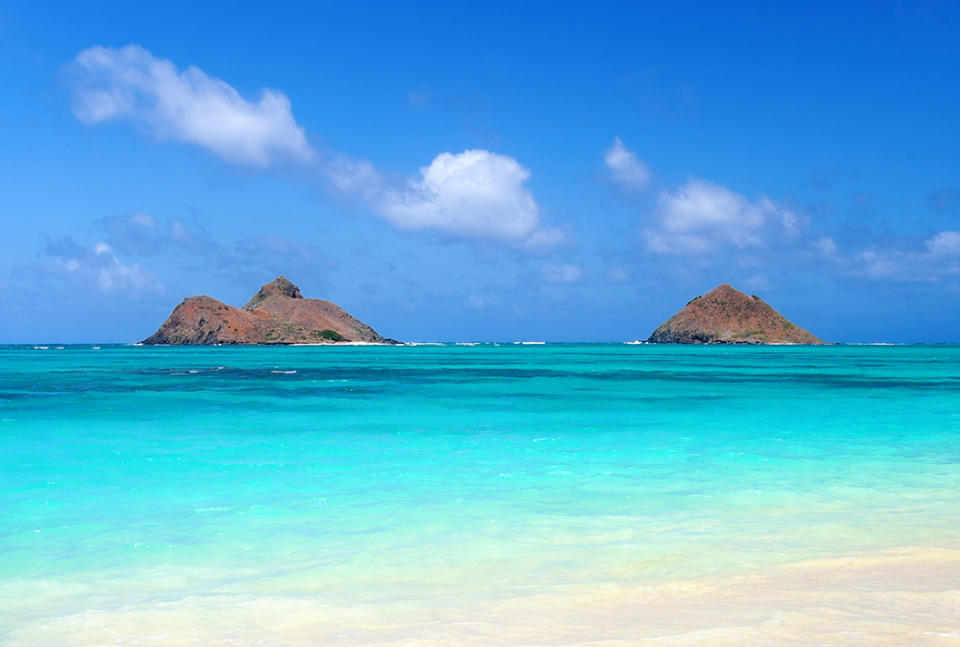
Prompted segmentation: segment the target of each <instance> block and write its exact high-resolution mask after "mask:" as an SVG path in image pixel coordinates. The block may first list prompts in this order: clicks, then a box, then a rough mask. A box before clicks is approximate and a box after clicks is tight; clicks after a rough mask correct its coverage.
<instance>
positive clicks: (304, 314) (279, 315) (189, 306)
mask: <svg viewBox="0 0 960 647" xmlns="http://www.w3.org/2000/svg"><path fill="white" fill-rule="evenodd" d="M142 343H143V344H151V345H152V344H338V343H352V344H358V343H361V344H397V343H399V342H397V341H395V340H393V339H386V338H384V337H381V336H380V335H379V334H377V332H376V331H375V330H374V329H373V328H371V327H370V326H368V325H367V324H365V323H363V322H362V321H358V320H357V319H354V318H353V317H351V316H350V315H349V314H348V313H347V312H346V311H345V310H344V309H343V308H341V307H340V306H338V305H337V304H335V303H331V302H329V301H323V300H321V299H304V298H303V295H302V294H301V293H300V288H298V287H297V286H296V285H294V284H293V283H291V282H290V281H288V280H287V279H286V278H284V277H282V276H280V277H277V278H276V279H274V280H273V281H270V282H269V283H267V284H266V285H264V286H263V287H262V288H260V291H259V292H257V293H256V294H255V295H253V298H251V299H250V301H249V302H248V303H247V305H245V306H244V307H243V308H235V307H233V306H229V305H227V304H225V303H223V302H222V301H218V300H217V299H214V298H212V297H208V296H196V297H188V298H186V299H184V300H183V302H182V303H180V305H178V306H177V307H176V308H174V309H173V312H172V313H171V314H170V316H169V317H168V318H167V320H166V321H165V322H163V325H162V326H160V328H159V329H158V330H157V332H155V333H153V334H152V335H150V336H149V337H147V338H146V339H144V340H143V342H142Z"/></svg>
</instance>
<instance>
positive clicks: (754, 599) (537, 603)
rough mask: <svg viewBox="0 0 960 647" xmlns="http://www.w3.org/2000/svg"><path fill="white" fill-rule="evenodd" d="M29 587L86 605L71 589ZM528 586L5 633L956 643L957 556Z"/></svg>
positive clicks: (14, 622) (264, 640) (264, 599)
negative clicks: (490, 593)
mask: <svg viewBox="0 0 960 647" xmlns="http://www.w3.org/2000/svg"><path fill="white" fill-rule="evenodd" d="M30 584H31V583H30V582H29V581H20V582H19V583H13V582H8V583H7V585H6V586H7V587H10V589H8V590H7V591H6V592H5V593H6V594H7V595H5V597H7V599H20V600H27V599H29V598H30V596H31V591H30V589H31V586H30ZM33 585H34V586H35V587H38V590H39V588H44V589H46V590H49V589H48V588H47V587H49V586H54V585H56V586H58V587H67V588H68V589H70V588H72V589H73V593H74V594H77V593H80V591H79V590H77V587H78V586H79V585H71V584H69V583H68V582H56V583H54V582H49V583H42V582H36V583H33ZM278 585H281V586H278ZM531 585H532V586H534V587H536V588H538V589H540V590H541V592H538V593H534V594H532V595H529V596H523V597H507V598H502V599H491V598H490V597H479V598H477V599H472V600H471V599H470V596H469V594H465V595H458V596H456V599H450V600H444V599H432V600H429V601H425V600H422V599H417V598H411V597H410V595H406V596H399V597H398V596H394V597H392V598H391V597H384V598H380V599H376V598H374V599H371V600H368V601H366V602H360V601H357V602H355V603H354V604H343V603H342V602H340V603H338V602H337V601H336V600H334V599H331V598H329V597H324V596H322V595H319V594H317V593H316V592H314V593H313V594H311V592H310V591H300V590H284V588H285V587H283V586H282V580H281V581H275V582H274V584H273V586H270V587H268V591H265V592H264V594H258V593H252V592H250V590H249V588H248V587H247V586H246V585H244V584H243V582H242V581H241V582H238V583H237V585H236V586H227V587H223V588H222V589H219V590H217V591H187V592H184V593H185V595H183V596H177V597H175V598H171V597H169V596H161V598H165V599H166V601H158V602H156V603H152V604H151V603H134V604H131V603H129V601H127V602H126V603H115V604H114V605H110V604H97V605H94V606H93V607H91V608H87V609H85V610H81V611H78V612H76V613H69V614H65V615H61V616H54V617H50V616H48V617H46V618H36V617H32V614H30V613H29V610H28V608H27V607H28V606H29V605H26V603H25V606H24V609H23V611H22V612H21V613H19V614H16V613H14V614H10V615H11V616H14V617H9V618H8V620H10V623H9V624H8V626H11V627H16V629H13V630H12V631H10V632H8V633H7V634H6V636H5V638H6V639H7V640H8V641H9V642H7V643H6V644H8V645H10V647H28V646H30V647H33V646H34V645H41V644H61V645H65V646H69V645H91V644H116V645H134V644H141V643H142V642H143V641H144V640H148V637H149V640H156V641H157V642H156V643H155V644H163V645H165V647H177V646H180V645H192V644H197V641H199V642H200V644H217V643H223V642H231V644H240V645H254V644H284V645H288V646H290V647H307V646H309V645H316V644H324V645H379V646H383V647H386V646H400V645H434V644H470V645H481V646H482V645H491V646H492V645H503V644H511V645H548V644H549V645H567V646H570V645H603V646H607V647H613V646H617V647H620V646H626V645H677V644H697V645H711V646H714V645H715V646H724V647H725V646H731V647H732V646H734V645H744V644H759V643H767V642H769V643H770V644H777V645H798V646H799V645H811V644H817V645H849V644H853V643H856V644H869V645H891V646H899V645H903V646H907V645H911V646H913V645H943V644H954V641H957V642H958V643H960V546H905V547H901V548H895V549H887V550H877V551H870V552H864V553H856V554H849V555H844V556H835V557H829V558H822V559H815V560H808V561H801V562H794V563H790V564H786V565H782V566H776V567H767V568H763V569H759V570H755V571H751V572H746V573H740V574H734V575H725V576H713V577H704V578H697V579H685V580H676V581H667V582H662V583H657V584H650V585H635V584H633V585H631V584H622V583H617V582H603V583H598V584H594V585H576V586H564V585H551V584H550V583H531ZM2 588H5V587H0V590H2ZM18 588H19V589H21V591H20V592H18V591H17V589H18ZM80 588H82V587H80ZM231 589H232V590H231ZM543 591H545V592H543ZM101 593H102V592H101ZM101 600H102V601H104V600H103V598H101ZM374 600H375V601H374ZM14 608H15V605H14ZM9 612H10V609H8V614H9ZM17 616H19V617H17ZM278 618H283V622H282V623H277V622H276V621H277V619H278ZM149 640H148V641H149Z"/></svg>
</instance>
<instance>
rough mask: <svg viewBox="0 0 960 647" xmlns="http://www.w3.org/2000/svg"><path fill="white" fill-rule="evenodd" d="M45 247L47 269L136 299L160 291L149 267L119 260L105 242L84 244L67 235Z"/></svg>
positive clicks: (160, 285) (107, 291) (81, 282)
mask: <svg viewBox="0 0 960 647" xmlns="http://www.w3.org/2000/svg"><path fill="white" fill-rule="evenodd" d="M46 251H47V254H48V255H49V256H50V257H51V265H50V267H49V270H51V271H53V272H54V273H56V274H60V275H61V276H66V277H67V278H70V279H73V280H75V281H76V282H77V283H80V284H83V285H85V286H93V287H95V288H96V289H97V290H99V291H100V292H103V293H105V294H115V293H123V294H124V295H125V296H129V297H131V298H134V299H136V298H140V297H144V296H150V295H154V294H161V293H163V292H164V289H165V288H164V286H163V284H161V283H160V282H159V281H158V280H157V279H156V278H155V277H154V276H153V274H152V273H151V272H150V270H148V269H147V268H145V267H143V266H142V265H140V264H139V263H133V264H129V265H128V264H125V263H123V262H122V261H121V260H120V259H119V258H117V256H116V255H115V254H114V253H113V249H112V248H111V247H110V245H108V244H107V243H105V242H102V241H101V242H98V243H96V244H95V245H93V246H92V247H90V248H87V247H82V246H80V245H77V244H76V243H74V242H73V241H72V240H70V239H68V238H67V239H62V240H60V241H50V242H48V244H47V249H46Z"/></svg>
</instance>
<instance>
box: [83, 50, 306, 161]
mask: <svg viewBox="0 0 960 647" xmlns="http://www.w3.org/2000/svg"><path fill="white" fill-rule="evenodd" d="M72 72H73V81H74V95H73V110H74V114H76V116H77V118H78V119H80V120H81V121H83V122H84V123H88V124H95V123H100V122H104V121H111V120H118V119H127V120H130V121H132V122H134V123H136V124H138V125H140V126H142V127H144V128H146V129H147V130H148V131H150V132H151V133H152V134H153V135H155V136H156V137H158V138H161V139H174V140H177V141H181V142H186V143H190V144H195V145H198V146H201V147H203V148H205V149H207V150H209V151H211V152H212V153H214V154H215V155H217V156H218V157H220V158H222V159H224V160H225V161H227V162H231V163H236V164H244V165H249V166H256V167H261V168H265V167H269V166H272V165H274V164H277V163H281V162H285V161H305V160H309V159H311V158H312V157H314V155H315V153H314V151H313V149H312V148H311V147H310V145H309V144H308V143H307V139H306V136H305V135H304V130H303V128H302V127H301V126H300V125H298V124H297V122H296V120H295V119H294V118H293V113H292V111H291V109H290V100H289V99H288V98H287V97H286V95H284V94H283V93H281V92H277V91H275V90H262V91H261V93H260V98H259V100H258V101H256V102H251V101H247V100H246V99H244V98H243V97H242V96H240V93H238V92H237V91H236V90H235V89H234V88H233V87H232V86H230V85H229V84H227V83H225V82H224V81H221V80H220V79H216V78H213V77H210V76H207V75H206V74H205V73H204V72H203V71H202V70H200V69H199V68H196V67H193V66H191V67H188V68H187V69H185V70H183V71H181V70H179V69H177V67H176V66H175V65H174V64H173V63H171V62H170V61H168V60H166V59H161V58H157V57H156V56H154V55H153V54H151V53H150V52H149V51H147V50H146V49H144V48H142V47H139V46H137V45H127V46H126V47H122V48H108V47H91V48H89V49H85V50H83V51H82V52H80V53H79V54H78V55H77V57H76V59H74V62H73V66H72Z"/></svg>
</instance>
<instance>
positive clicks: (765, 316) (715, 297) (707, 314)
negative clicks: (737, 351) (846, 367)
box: [647, 283, 825, 344]
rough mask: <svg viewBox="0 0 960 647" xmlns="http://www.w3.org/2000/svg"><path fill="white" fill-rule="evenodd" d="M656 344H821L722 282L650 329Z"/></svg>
mask: <svg viewBox="0 0 960 647" xmlns="http://www.w3.org/2000/svg"><path fill="white" fill-rule="evenodd" d="M647 341H648V342H651V343H656V344H823V343H825V342H823V341H821V340H819V339H817V338H816V337H814V336H813V335H811V334H810V333H808V332H807V331H806V330H804V329H803V328H800V327H798V326H796V325H795V324H793V323H791V322H789V321H787V319H786V318H785V317H784V316H783V315H781V314H780V313H779V312H777V311H776V310H774V309H773V308H771V307H770V306H769V305H767V304H766V303H765V302H764V301H763V299H761V298H760V297H758V296H756V295H753V296H749V295H746V294H744V293H743V292H740V291H739V290H735V289H733V288H732V287H731V286H730V285H727V284H726V283H724V284H723V285H720V286H718V287H716V288H714V289H713V290H711V291H710V292H708V293H707V294H704V295H703V296H699V297H697V298H696V299H694V300H693V301H691V302H690V303H688V304H687V305H686V306H684V308H683V309H682V310H680V312H678V313H677V314H675V315H673V316H672V317H670V318H669V319H667V321H666V322H664V323H663V324H662V325H661V326H660V327H659V328H657V329H656V330H654V331H653V334H652V335H650V338H649V339H648V340H647Z"/></svg>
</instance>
